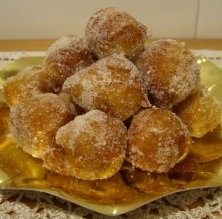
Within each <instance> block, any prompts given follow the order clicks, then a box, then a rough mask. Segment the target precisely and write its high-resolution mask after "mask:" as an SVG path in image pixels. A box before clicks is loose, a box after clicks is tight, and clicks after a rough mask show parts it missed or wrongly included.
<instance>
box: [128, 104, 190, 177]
mask: <svg viewBox="0 0 222 219" xmlns="http://www.w3.org/2000/svg"><path fill="white" fill-rule="evenodd" d="M128 138H129V147H128V153H129V160H130V162H131V163H132V164H133V165H134V166H136V167H138V168H140V169H142V170H145V171H149V172H157V173H162V172H168V171H169V169H170V168H172V167H173V166H174V165H175V164H176V163H178V162H179V161H181V160H182V159H183V158H184V157H185V156H186V155H187V153H188V152H189V145H190V144H191V142H192V141H191V138H190V137H189V132H188V130H187V128H186V126H185V125H184V124H183V123H182V122H181V120H180V119H179V118H178V117H177V116H176V115H175V114H173V113H172V112H171V111H169V110H167V109H158V108H150V109H146V110H144V111H142V112H140V113H139V114H137V115H136V116H135V117H134V118H133V120H132V123H131V125H130V128H129V130H128Z"/></svg>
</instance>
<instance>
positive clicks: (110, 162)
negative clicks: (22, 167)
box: [45, 110, 127, 180]
mask: <svg viewBox="0 0 222 219" xmlns="http://www.w3.org/2000/svg"><path fill="white" fill-rule="evenodd" d="M56 143H57V144H58V145H60V146H61V147H63V148H64V149H65V151H66V153H67V155H66V156H65V159H63V161H64V162H65V164H66V165H64V166H65V171H62V172H60V171H59V169H57V168H56V167H57V166H60V165H61V164H58V165H57V164H56V165H54V163H50V162H49V161H50V154H49V156H48V158H49V159H48V160H47V156H46V160H45V166H46V167H47V168H48V169H51V170H52V171H56V172H58V173H59V174H65V175H70V176H75V177H76V178H79V179H83V180H96V179H106V178H109V177H111V176H113V175H114V174H115V173H117V172H118V171H119V169H120V168H121V166H122V163H123V161H124V159H125V153H126V147H127V130H126V127H125V126H124V124H123V122H122V121H121V120H119V119H117V118H113V117H111V116H109V115H108V114H106V113H104V112H101V111H99V110H92V111H89V112H88V113H86V114H84V115H80V116H77V117H75V119H74V120H73V121H71V122H69V123H68V124H66V125H64V126H63V127H61V128H60V129H59V130H58V132H57V135H56ZM65 160H66V161H65ZM54 166H55V168H54ZM67 170H68V171H67Z"/></svg>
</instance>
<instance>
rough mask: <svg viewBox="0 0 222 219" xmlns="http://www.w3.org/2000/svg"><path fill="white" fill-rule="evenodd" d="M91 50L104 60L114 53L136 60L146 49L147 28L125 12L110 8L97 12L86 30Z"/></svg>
mask: <svg viewBox="0 0 222 219" xmlns="http://www.w3.org/2000/svg"><path fill="white" fill-rule="evenodd" d="M85 33H86V34H85V35H86V41H87V44H88V47H89V49H90V50H91V51H92V52H93V53H94V54H95V55H96V56H97V57H98V58H104V57H106V56H109V55H111V54H113V53H124V54H125V56H126V57H127V58H129V59H132V60H133V59H135V58H136V57H137V56H138V55H139V54H140V53H141V52H142V50H143V49H144V43H145V40H146V38H147V36H146V27H145V26H144V25H142V24H141V23H140V22H138V21H136V20H135V19H134V18H133V17H132V16H131V15H129V14H128V13H126V12H125V11H123V10H121V9H119V8H115V7H108V8H104V9H102V10H99V11H97V12H96V13H95V14H94V15H93V16H92V17H91V18H90V19H89V22H88V24H87V26H86V30H85Z"/></svg>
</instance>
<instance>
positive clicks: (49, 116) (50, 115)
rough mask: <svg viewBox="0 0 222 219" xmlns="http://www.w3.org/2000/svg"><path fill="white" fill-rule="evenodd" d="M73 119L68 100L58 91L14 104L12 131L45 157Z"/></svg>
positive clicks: (26, 148)
mask: <svg viewBox="0 0 222 219" xmlns="http://www.w3.org/2000/svg"><path fill="white" fill-rule="evenodd" d="M72 119H73V112H71V110H70V108H69V106H68V104H67V103H66V102H64V101H63V100H62V99H60V98H59V97H58V96H57V95H56V94H50V93H45V94H39V95H36V96H33V97H31V98H29V99H25V100H24V101H21V102H20V103H19V104H17V105H16V106H15V107H13V108H11V113H10V128H11V134H12V136H13V137H14V138H15V140H17V142H18V143H19V145H20V146H21V148H22V149H23V150H24V151H25V152H27V153H29V154H31V155H32V156H33V157H37V158H43V157H44V155H45V153H46V152H48V151H50V150H51V149H52V148H54V147H56V143H55V135H56V132H57V131H58V129H59V128H60V127H61V126H63V125H65V124H66V123H67V122H69V121H70V120H72Z"/></svg>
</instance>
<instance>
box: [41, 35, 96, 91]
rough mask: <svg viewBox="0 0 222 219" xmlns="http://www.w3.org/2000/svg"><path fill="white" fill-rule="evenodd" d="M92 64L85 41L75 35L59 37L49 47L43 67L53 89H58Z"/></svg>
mask: <svg viewBox="0 0 222 219" xmlns="http://www.w3.org/2000/svg"><path fill="white" fill-rule="evenodd" d="M93 62H94V60H93V57H92V54H91V53H90V52H89V50H88V49H87V47H86V45H85V41H84V39H82V38H79V37H77V36H75V35H68V36H64V37H61V38H60V39H58V40H57V41H56V42H55V43H53V44H52V45H51V47H49V49H48V51H47V54H46V57H45V60H44V66H45V68H46V72H47V73H48V76H49V77H50V78H51V80H52V82H53V84H54V87H55V89H60V87H61V86H62V84H63V82H64V81H65V79H66V78H67V77H69V76H71V75H73V74H74V73H75V72H77V71H79V70H81V69H83V68H85V67H87V66H89V65H91V64H92V63H93Z"/></svg>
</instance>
